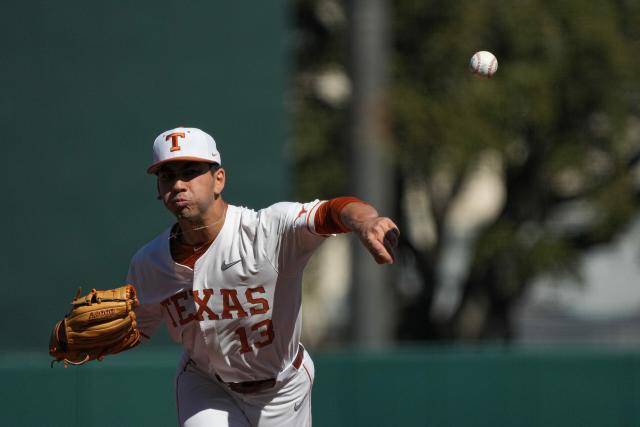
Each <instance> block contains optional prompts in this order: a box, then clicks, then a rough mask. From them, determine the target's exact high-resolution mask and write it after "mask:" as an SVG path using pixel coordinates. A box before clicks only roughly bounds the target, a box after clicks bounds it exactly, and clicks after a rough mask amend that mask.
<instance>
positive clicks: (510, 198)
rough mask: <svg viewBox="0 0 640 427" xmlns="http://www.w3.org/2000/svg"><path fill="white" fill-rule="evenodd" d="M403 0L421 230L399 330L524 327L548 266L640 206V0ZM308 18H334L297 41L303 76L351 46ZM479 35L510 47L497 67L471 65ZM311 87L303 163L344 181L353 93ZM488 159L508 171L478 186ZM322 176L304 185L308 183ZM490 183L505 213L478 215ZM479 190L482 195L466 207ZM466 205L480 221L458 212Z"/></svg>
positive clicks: (398, 60)
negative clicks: (313, 42)
mask: <svg viewBox="0 0 640 427" xmlns="http://www.w3.org/2000/svg"><path fill="white" fill-rule="evenodd" d="M324 3H333V4H334V5H337V3H335V2H326V1H298V2H297V3H296V4H298V5H305V6H306V10H312V11H313V10H316V11H317V10H318V8H319V7H320V6H319V5H320V4H324ZM392 5H393V7H394V17H393V19H394V27H393V37H394V39H395V41H394V57H393V62H392V64H393V79H394V82H393V87H392V88H390V94H391V96H390V99H391V100H392V110H393V118H394V135H395V138H396V144H397V149H398V151H397V158H398V192H399V194H400V198H399V200H398V201H397V206H398V218H399V220H400V222H401V227H402V228H403V230H405V232H404V233H403V236H402V237H403V239H402V248H401V249H402V251H401V257H400V259H401V266H402V271H403V272H404V274H403V275H404V276H405V278H406V277H409V276H411V277H413V279H412V280H408V279H405V280H401V281H399V284H400V285H401V286H399V287H398V291H399V292H398V295H399V298H401V300H402V304H403V310H402V312H401V313H400V319H401V322H400V324H399V325H398V335H399V338H401V339H410V340H413V339H468V340H475V339H503V340H509V339H510V338H511V337H512V335H513V331H512V328H511V321H510V318H511V314H512V311H513V308H514V306H515V304H516V303H517V302H518V300H519V298H520V297H521V296H522V295H523V293H524V292H525V291H526V289H527V287H528V286H529V285H530V284H531V283H532V281H533V280H534V279H535V278H537V277H540V276H541V275H545V274H558V275H566V274H570V275H574V276H576V277H579V275H580V272H579V271H578V270H577V265H578V263H577V261H578V260H579V258H580V256H581V255H583V254H584V253H585V251H586V250H588V249H590V248H592V247H594V246H595V245H600V244H605V243H608V242H611V241H612V240H613V239H615V238H616V237H617V236H618V235H619V234H620V233H622V232H624V231H625V227H626V226H627V224H628V223H629V221H630V220H631V219H632V218H634V217H635V216H636V215H637V214H638V211H639V206H640V205H639V182H638V181H639V179H638V176H639V174H638V162H639V161H640V118H639V113H640V112H639V111H638V108H639V103H638V101H639V98H640V91H639V90H638V88H639V87H640V86H639V83H640V81H639V80H640V78H639V76H638V73H637V70H638V65H639V64H638V61H639V59H640V44H639V41H640V30H639V29H638V26H637V22H640V21H639V19H640V4H638V3H637V2H633V1H625V0H593V1H591V2H589V5H588V7H586V6H585V4H584V3H583V2H581V1H579V0H564V1H552V0H518V1H512V2H496V1H490V0H474V1H464V0H450V1H437V0H420V1H418V0H396V1H394V2H393V3H392ZM314 8H315V9H314ZM302 9H304V7H303V8H299V9H298V10H299V11H300V10H302ZM302 15H303V14H298V15H297V16H298V17H300V16H302ZM316 16H317V13H316ZM316 22H318V21H317V20H316ZM298 25H299V27H301V28H302V27H304V28H305V30H304V31H309V32H311V33H313V34H316V35H317V34H321V36H322V37H321V39H322V40H323V42H322V46H324V48H323V49H317V48H316V49H315V50H312V51H307V50H306V49H300V50H298V51H297V52H298V54H297V58H298V61H299V62H298V66H299V68H298V70H297V72H296V74H297V76H298V77H297V78H298V79H300V78H301V77H300V76H303V75H309V73H311V70H313V72H314V73H315V74H314V75H315V76H316V77H317V76H319V75H321V71H322V70H323V69H325V68H324V67H326V66H327V64H334V65H335V64H339V63H341V62H342V61H341V59H342V56H343V54H342V53H341V48H340V47H339V43H340V42H341V41H342V40H341V37H342V34H341V33H340V32H331V31H327V28H328V27H327V26H326V25H322V26H321V27H322V28H324V30H323V31H318V30H317V29H316V30H315V31H313V27H312V26H309V25H305V22H304V21H302V20H298ZM329 47H330V48H329ZM478 50H490V51H492V52H493V53H495V54H496V56H497V57H498V60H499V69H498V72H497V74H496V75H495V76H494V78H493V79H491V80H480V79H477V78H475V77H472V76H471V75H470V73H469V72H468V68H467V63H468V60H469V58H470V57H471V55H472V54H473V53H474V52H475V51H478ZM311 52H315V53H311ZM318 53H325V54H326V55H321V54H318ZM298 93H299V94H300V93H301V92H298ZM300 99H303V100H304V101H303V102H301V103H300V104H298V105H297V107H300V108H296V109H295V116H294V117H295V129H296V135H295V138H296V142H297V143H299V145H298V150H299V151H298V153H299V155H298V160H299V163H298V164H299V165H300V167H299V169H298V170H299V171H301V170H302V169H304V170H306V171H311V170H313V171H314V172H317V171H324V172H325V173H326V174H327V177H325V178H322V179H320V180H314V181H313V184H310V183H311V182H312V181H311V180H309V181H308V182H307V181H305V180H303V182H307V184H305V185H309V186H311V185H314V186H315V190H316V194H317V193H318V192H320V193H321V194H326V191H325V192H324V193H323V189H324V190H326V189H327V188H331V189H334V190H332V191H336V192H339V191H340V188H341V186H343V185H344V182H343V179H344V178H343V173H341V172H340V171H341V170H343V169H344V167H340V166H339V165H336V164H334V163H332V161H333V159H336V156H335V155H331V156H325V155H324V154H323V153H327V152H332V153H333V152H335V146H333V147H332V146H331V144H335V143H336V141H340V140H341V138H343V137H342V136H340V137H337V136H338V135H340V134H341V126H342V120H343V117H344V115H343V114H342V113H343V111H342V110H341V109H342V108H343V106H344V104H341V105H331V103H328V102H326V101H325V102H319V101H318V98H315V99H312V98H308V97H304V96H302V97H301V98H300ZM310 99H311V101H310ZM327 150H328V151H327ZM313 153H315V154H313ZM327 160H329V163H327ZM312 165H313V167H311V166H312ZM487 168H488V169H489V170H490V175H492V176H494V177H496V180H495V184H494V185H493V186H492V187H491V186H490V187H489V190H491V191H489V192H488V193H487V195H478V193H477V192H476V194H475V197H476V198H475V199H472V200H471V202H469V200H468V199H469V193H470V191H471V189H472V188H474V187H473V186H474V185H476V184H478V180H479V178H478V177H479V171H482V170H487ZM302 176H303V177H304V176H305V174H304V173H303V174H302ZM328 176H331V177H330V178H329V177H328ZM307 188H310V187H304V186H302V187H301V188H299V190H300V191H301V193H302V194H304V193H305V191H307ZM485 190H486V189H485ZM491 194H493V196H491ZM329 195H331V194H329ZM489 197H493V198H494V199H495V203H494V205H495V209H494V210H493V211H492V213H491V215H487V214H486V213H485V215H484V216H483V217H482V218H476V219H475V220H474V218H470V217H472V216H473V212H474V209H473V203H474V200H475V203H476V204H477V201H478V200H479V201H483V200H484V199H486V198H489ZM483 198H484V199H483ZM465 199H467V205H468V204H469V203H471V204H472V209H466V210H462V209H461V208H460V205H461V204H463V203H464V200H465ZM461 215H462V217H463V218H465V215H466V219H465V221H466V223H467V226H466V228H461V227H459V226H458V227H456V221H457V222H458V223H459V222H460V218H461ZM463 222H464V221H463ZM469 224H471V225H469ZM460 240H461V241H463V242H464V247H465V248H466V250H467V253H468V256H467V257H466V258H464V257H463V258H460V259H462V260H465V259H466V262H464V263H463V265H462V266H461V267H459V268H460V269H461V270H462V273H461V274H458V275H457V276H456V277H454V278H453V279H452V278H451V277H450V276H447V275H446V274H443V271H445V270H446V263H447V262H449V261H450V259H449V258H447V253H448V252H450V247H451V242H452V241H460ZM452 280H453V281H454V283H450V282H451V281H452ZM447 281H448V282H447ZM403 282H412V283H413V285H412V286H405V285H402V283H403ZM445 282H447V283H448V284H447V286H449V287H450V288H454V289H456V290H457V294H455V293H454V295H453V296H451V301H450V302H449V305H450V309H449V310H448V311H441V312H436V311H435V309H434V307H435V304H434V301H435V298H436V296H437V295H438V293H439V292H442V291H443V287H444V284H445Z"/></svg>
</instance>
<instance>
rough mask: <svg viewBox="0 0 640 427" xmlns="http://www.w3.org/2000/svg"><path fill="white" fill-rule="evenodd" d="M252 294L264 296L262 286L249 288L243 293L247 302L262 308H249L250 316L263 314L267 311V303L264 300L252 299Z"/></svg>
mask: <svg viewBox="0 0 640 427" xmlns="http://www.w3.org/2000/svg"><path fill="white" fill-rule="evenodd" d="M254 293H261V294H264V293H265V290H264V286H258V287H257V288H249V289H247V291H246V292H245V293H244V295H245V297H246V298H247V301H248V302H250V303H251V304H255V305H257V304H260V305H261V306H262V307H261V308H257V307H251V308H250V309H249V311H250V312H251V314H253V315H255V314H264V313H266V312H267V311H269V301H268V300H267V299H266V298H254V297H253V294H254Z"/></svg>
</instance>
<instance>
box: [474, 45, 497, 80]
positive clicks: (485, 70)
mask: <svg viewBox="0 0 640 427" xmlns="http://www.w3.org/2000/svg"><path fill="white" fill-rule="evenodd" d="M469 68H470V69H471V73H473V74H474V75H475V76H478V77H480V78H483V79H489V78H491V76H493V75H494V74H495V73H496V71H497V70H498V59H497V58H496V57H495V55H494V54H493V53H491V52H487V51H486V50H481V51H479V52H476V53H474V54H473V56H472V57H471V61H470V62H469Z"/></svg>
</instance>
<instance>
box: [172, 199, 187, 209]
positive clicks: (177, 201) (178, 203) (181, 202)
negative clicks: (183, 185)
mask: <svg viewBox="0 0 640 427" xmlns="http://www.w3.org/2000/svg"><path fill="white" fill-rule="evenodd" d="M173 203H174V204H175V205H176V206H177V207H179V208H184V207H186V206H188V205H189V201H187V200H186V199H174V200H173Z"/></svg>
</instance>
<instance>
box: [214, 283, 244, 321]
mask: <svg viewBox="0 0 640 427" xmlns="http://www.w3.org/2000/svg"><path fill="white" fill-rule="evenodd" d="M220 293H221V294H222V304H223V310H222V318H223V319H233V315H232V314H231V312H232V311H235V312H237V313H238V318H240V317H247V312H246V311H244V310H243V308H242V304H240V301H239V300H238V291H236V290H235V289H220Z"/></svg>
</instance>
